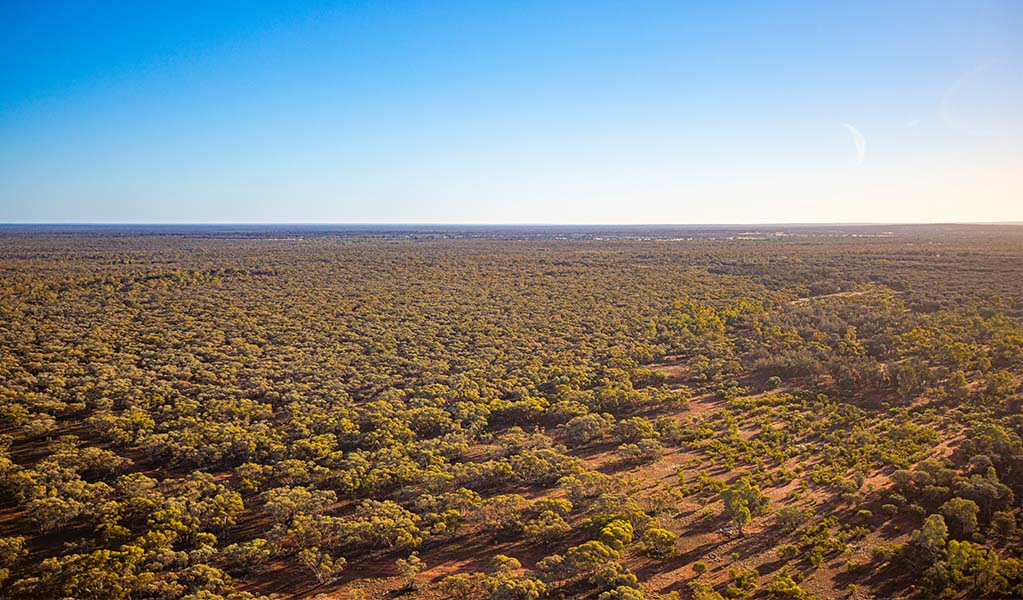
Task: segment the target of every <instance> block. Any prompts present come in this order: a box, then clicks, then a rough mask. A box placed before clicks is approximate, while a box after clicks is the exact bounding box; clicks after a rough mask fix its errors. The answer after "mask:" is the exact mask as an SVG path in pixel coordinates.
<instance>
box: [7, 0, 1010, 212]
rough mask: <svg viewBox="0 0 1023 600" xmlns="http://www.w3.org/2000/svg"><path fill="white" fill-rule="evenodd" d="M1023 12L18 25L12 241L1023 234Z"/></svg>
mask: <svg viewBox="0 0 1023 600" xmlns="http://www.w3.org/2000/svg"><path fill="white" fill-rule="evenodd" d="M1021 31H1023V3H1020V2H1012V1H1009V2H952V1H948V2H895V3H892V2H853V3H837V2H770V3H754V2H744V3H721V2H707V3H690V2H663V3H659V2H514V3H512V2H509V3H496V2H463V3H458V2H429V3H427V2H421V3H413V2H384V3H369V2H347V3H327V2H255V1H247V2H201V3H148V2H146V3H139V2H130V3H129V2H124V3H115V2H103V3H85V2H72V3H46V2H20V3H16V2H6V3H4V4H3V5H2V7H0V222H9V223H10V222H13V223H32V222H37V223H58V222H93V223H199V222H211V223H225V222H227V223H302V222H310V223H580V224H585V223H798V222H812V223H823V222H939V221H940V222H954V221H1023V35H1020V32H1021Z"/></svg>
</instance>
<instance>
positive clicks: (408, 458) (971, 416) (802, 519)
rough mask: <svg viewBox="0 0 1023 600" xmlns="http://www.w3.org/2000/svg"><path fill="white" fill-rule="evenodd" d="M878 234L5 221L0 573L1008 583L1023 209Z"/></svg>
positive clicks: (366, 589)
mask: <svg viewBox="0 0 1023 600" xmlns="http://www.w3.org/2000/svg"><path fill="white" fill-rule="evenodd" d="M889 229H891V230H892V232H893V233H892V235H887V234H885V235H883V236H879V235H877V234H879V233H880V231H876V230H873V229H870V228H860V229H859V230H856V231H854V230H851V229H833V230H822V231H810V230H797V231H791V232H789V233H790V234H793V235H788V236H775V235H773V232H768V233H767V234H766V235H761V234H757V235H750V234H740V232H733V233H731V234H729V233H728V232H723V231H714V232H696V233H694V232H685V231H683V232H681V233H680V232H678V231H674V232H672V231H658V230H649V231H643V232H638V233H637V232H630V231H626V230H618V231H613V232H611V233H610V234H608V233H602V234H598V233H594V232H586V231H568V232H554V231H543V230H534V231H528V230H494V231H489V230H473V231H470V232H461V233H459V232H454V231H442V230H435V231H420V232H406V233H405V234H403V235H398V234H396V233H391V234H388V233H386V232H384V231H376V230H362V231H354V232H353V231H349V232H344V233H343V234H342V233H341V232H333V233H332V232H330V231H314V230H299V231H287V230H265V231H260V230H244V231H233V232H224V231H218V230H187V231H177V232H169V231H160V230H142V231H126V230H82V231H64V232H61V231H48V232H43V231H21V230H15V229H8V230H5V231H0V282H2V286H0V434H2V435H0V498H2V501H0V596H2V597H10V598H63V597H71V598H82V599H87V598H95V599H100V598H103V599H105V598H115V599H132V600H136V599H143V598H147V599H148V598H161V599H162V598H193V599H197V600H198V599H204V600H214V599H217V598H233V599H237V600H242V599H245V598H257V597H263V596H273V595H279V596H280V597H281V598H298V597H312V596H315V595H317V594H323V595H324V597H327V598H335V597H336V598H385V597H399V596H402V595H407V596H408V597H422V598H458V599H460V600H471V599H473V598H498V599H519V598H521V599H538V598H592V599H597V598H599V599H600V600H614V599H641V598H671V597H681V598H697V599H701V600H710V599H715V598H722V597H724V598H729V599H736V598H749V597H757V598H791V599H808V598H814V597H820V598H846V597H853V598H868V597H871V596H873V597H878V598H889V597H936V596H947V597H970V598H972V597H1001V596H1008V597H1019V596H1020V595H1021V594H1023V588H1021V585H1023V584H1021V579H1023V563H1021V553H1023V543H1021V537H1020V529H1019V522H1020V513H1021V508H1020V507H1021V502H1023V442H1021V435H1023V415H1021V410H1020V409H1021V405H1023V402H1021V401H1023V395H1021V391H1020V380H1021V375H1023V227H1015V226H989V227H981V226H977V227H897V228H889ZM171 233H173V235H170V234H171ZM228 233H230V235H228ZM851 233H859V234H864V233H865V234H869V235H868V236H867V237H858V236H854V235H850V234H851ZM811 234H813V235H811ZM677 238H687V239H677ZM744 238H752V239H744Z"/></svg>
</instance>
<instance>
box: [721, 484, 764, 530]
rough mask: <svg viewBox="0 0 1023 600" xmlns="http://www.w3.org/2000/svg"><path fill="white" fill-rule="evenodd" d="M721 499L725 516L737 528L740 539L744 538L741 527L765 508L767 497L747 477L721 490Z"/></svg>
mask: <svg viewBox="0 0 1023 600" xmlns="http://www.w3.org/2000/svg"><path fill="white" fill-rule="evenodd" d="M721 499H722V500H723V501H724V504H725V515H727V516H728V518H730V519H731V520H732V522H733V523H735V525H736V527H738V529H739V536H740V537H743V536H745V533H744V532H743V527H744V526H746V525H748V524H749V522H750V521H751V520H752V518H753V517H755V516H759V515H761V514H763V513H764V511H765V510H766V508H767V497H766V496H764V494H763V493H762V492H761V491H760V488H758V487H757V486H755V485H753V484H752V483H750V480H749V478H747V477H742V478H740V479H739V481H737V482H736V483H734V484H732V485H731V486H729V487H728V488H726V489H725V490H723V491H722V492H721Z"/></svg>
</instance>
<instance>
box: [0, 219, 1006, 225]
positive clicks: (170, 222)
mask: <svg viewBox="0 0 1023 600" xmlns="http://www.w3.org/2000/svg"><path fill="white" fill-rule="evenodd" d="M882 225H1023V220H1005V221H789V222H781V221H779V222H773V221H771V222H706V223H568V222H565V223H552V222H462V223H459V222H443V221H421V222H400V221H393V222H392V221H353V222H341V221H161V222H146V221H4V222H0V227H281V226H291V227H293V226H303V227H740V226H741V227H814V226H882Z"/></svg>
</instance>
